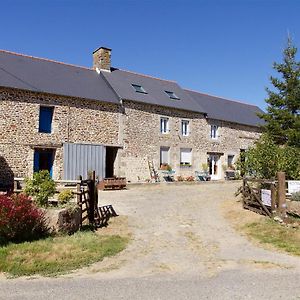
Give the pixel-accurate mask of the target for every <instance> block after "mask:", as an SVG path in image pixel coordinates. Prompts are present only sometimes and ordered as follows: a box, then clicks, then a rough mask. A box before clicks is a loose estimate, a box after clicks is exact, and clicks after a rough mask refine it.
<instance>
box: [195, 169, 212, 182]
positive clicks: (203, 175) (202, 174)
mask: <svg viewBox="0 0 300 300" xmlns="http://www.w3.org/2000/svg"><path fill="white" fill-rule="evenodd" d="M195 177H196V180H198V181H209V180H210V175H209V174H208V172H206V171H195Z"/></svg>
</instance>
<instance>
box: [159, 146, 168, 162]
mask: <svg viewBox="0 0 300 300" xmlns="http://www.w3.org/2000/svg"><path fill="white" fill-rule="evenodd" d="M159 151H160V153H159V155H160V158H159V160H160V165H162V164H168V165H169V164H170V147H167V146H161V147H160V149H159ZM163 151H164V152H166V153H167V161H163V156H162V152H163Z"/></svg>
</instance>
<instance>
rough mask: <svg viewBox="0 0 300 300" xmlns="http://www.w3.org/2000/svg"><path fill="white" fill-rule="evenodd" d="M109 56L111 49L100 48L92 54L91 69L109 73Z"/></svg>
mask: <svg viewBox="0 0 300 300" xmlns="http://www.w3.org/2000/svg"><path fill="white" fill-rule="evenodd" d="M110 56H111V49H109V48H106V47H100V48H98V49H96V50H95V51H94V52H93V69H94V70H96V68H98V69H99V70H104V71H109V72H110V66H111V63H110Z"/></svg>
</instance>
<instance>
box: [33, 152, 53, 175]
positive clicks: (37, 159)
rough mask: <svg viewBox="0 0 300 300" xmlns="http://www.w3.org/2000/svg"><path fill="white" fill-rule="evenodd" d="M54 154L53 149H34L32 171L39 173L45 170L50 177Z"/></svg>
mask: <svg viewBox="0 0 300 300" xmlns="http://www.w3.org/2000/svg"><path fill="white" fill-rule="evenodd" d="M54 153H55V150H54V149H35V150H34V164H33V171H34V172H39V171H42V170H47V171H48V172H49V174H50V176H51V177H52V175H53V161H54Z"/></svg>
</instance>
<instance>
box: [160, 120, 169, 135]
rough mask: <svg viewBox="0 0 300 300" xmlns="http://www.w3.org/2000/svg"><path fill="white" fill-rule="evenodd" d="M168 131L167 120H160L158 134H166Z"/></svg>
mask: <svg viewBox="0 0 300 300" xmlns="http://www.w3.org/2000/svg"><path fill="white" fill-rule="evenodd" d="M169 131H170V130H169V118H165V117H162V118H160V133H163V134H167V133H169Z"/></svg>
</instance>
